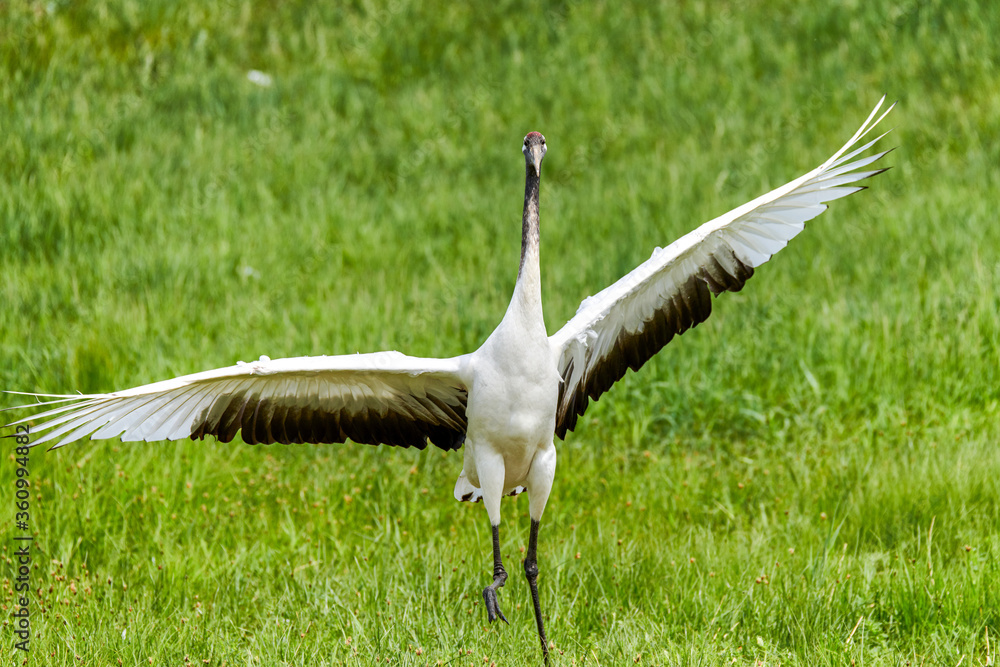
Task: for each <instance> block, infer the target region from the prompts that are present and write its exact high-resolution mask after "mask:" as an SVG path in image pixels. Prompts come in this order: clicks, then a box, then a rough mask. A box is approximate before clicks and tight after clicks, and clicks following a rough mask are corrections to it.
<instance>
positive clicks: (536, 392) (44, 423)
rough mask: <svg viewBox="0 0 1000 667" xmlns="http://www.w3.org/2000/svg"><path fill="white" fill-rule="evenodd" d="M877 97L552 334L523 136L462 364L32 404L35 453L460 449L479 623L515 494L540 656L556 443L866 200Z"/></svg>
mask: <svg viewBox="0 0 1000 667" xmlns="http://www.w3.org/2000/svg"><path fill="white" fill-rule="evenodd" d="M884 102H885V97H883V98H882V99H881V100H880V101H879V103H878V105H876V107H875V108H874V110H873V111H872V112H871V114H870V115H869V116H868V118H867V119H866V120H865V122H864V123H863V124H862V126H861V127H860V128H859V129H858V131H857V132H856V133H855V134H854V136H853V137H851V139H850V141H848V142H847V143H846V144H845V145H844V146H843V147H842V148H841V149H840V150H838V151H837V152H836V153H834V155H833V156H832V157H830V158H829V159H828V160H826V161H825V162H824V163H823V164H821V165H820V166H819V167H816V168H815V169H813V170H812V171H810V172H808V173H806V174H804V175H802V176H800V177H799V178H796V179H795V180H793V181H791V182H789V183H786V184H785V185H782V186H781V187H779V188H777V189H775V190H772V191H771V192H768V193H767V194H764V195H761V196H760V197H758V198H756V199H754V200H753V201H751V202H748V203H746V204H743V205H742V206H739V207H737V208H735V209H733V210H731V211H729V212H728V213H726V214H724V215H722V216H720V217H718V218H715V219H714V220H711V221H709V222H706V223H704V224H703V225H701V226H700V227H698V228H697V229H695V230H694V231H692V232H690V233H688V234H687V235H685V236H683V237H681V238H680V239H678V240H676V241H674V242H673V243H672V244H670V245H669V246H667V247H665V248H657V249H656V250H655V251H654V252H653V254H652V256H651V257H650V258H649V259H648V260H646V261H645V262H643V263H642V264H640V265H639V266H638V267H636V268H635V269H634V270H633V271H631V272H630V273H628V274H627V275H625V276H624V277H623V278H621V279H620V280H618V281H617V282H615V283H614V284H612V285H611V286H609V287H607V288H606V289H604V290H603V291H601V292H600V293H598V294H596V295H595V296H591V297H589V298H587V299H584V301H583V303H581V304H580V307H579V309H578V310H577V312H576V314H575V315H574V316H573V318H572V319H570V320H569V321H568V322H567V323H566V324H565V326H563V327H562V328H561V329H559V330H558V331H557V332H556V333H554V334H553V335H551V336H550V335H548V332H547V331H546V329H545V324H544V321H543V319H542V294H541V279H540V269H539V236H540V233H539V230H540V227H539V185H540V182H541V174H542V160H543V159H544V158H545V154H546V150H547V147H546V142H545V137H543V136H542V135H541V134H540V133H538V132H530V133H529V134H528V135H527V136H526V137H525V138H524V144H523V147H522V152H523V154H524V159H525V188H524V213H523V216H522V219H521V261H520V266H519V269H518V274H517V282H516V283H515V285H514V292H513V296H512V297H511V300H510V305H509V306H508V308H507V311H506V313H505V314H504V317H503V319H502V320H501V322H500V324H499V325H498V326H497V328H496V329H495V330H494V331H493V333H492V334H491V335H490V336H489V337H488V338H487V339H486V341H485V342H484V343H483V344H482V346H481V347H480V348H479V349H478V350H476V351H475V352H471V353H469V354H464V355H461V356H457V357H451V358H447V359H434V358H418V357H411V356H406V355H403V354H401V353H399V352H394V351H392V352H375V353H369V354H350V355H340V356H319V357H297V358H289V359H275V360H271V359H269V358H267V357H261V358H260V359H259V360H258V361H254V362H251V363H243V362H239V363H237V364H236V365H235V366H230V367H228V368H220V369H217V370H210V371H206V372H202V373H195V374H192V375H185V376H182V377H177V378H174V379H171V380H165V381H162V382H156V383H154V384H148V385H144V386H141V387H135V388H132V389H126V390H124V391H116V392H112V393H107V394H91V395H58V394H29V395H33V396H36V397H39V396H41V397H45V398H46V399H47V400H45V401H40V402H38V403H35V404H33V405H32V406H18V407H33V408H35V409H36V410H38V409H41V411H40V412H36V413H35V414H33V415H31V416H29V417H25V418H23V419H21V420H19V421H15V422H12V423H11V424H8V426H14V425H17V424H24V423H28V422H33V423H34V426H33V427H32V433H33V434H34V435H35V436H36V437H37V439H35V440H34V442H33V443H32V445H39V444H42V443H47V442H50V443H54V444H53V447H52V448H53V449H55V448H58V447H62V446H64V445H67V444H69V443H72V442H74V441H77V440H80V439H82V438H85V437H88V436H89V437H90V438H91V439H103V438H114V437H120V438H121V439H122V440H123V441H158V440H179V439H184V438H192V439H203V438H205V437H206V436H209V435H211V436H214V437H215V438H217V439H218V440H221V441H222V442H230V441H231V440H232V439H233V438H235V437H236V435H237V433H241V434H242V438H243V440H244V441H245V442H247V443H250V444H256V443H275V442H280V443H287V444H291V443H342V442H346V441H348V440H351V441H354V442H357V443H363V444H371V445H378V444H386V445H393V446H399V447H416V448H419V449H423V448H424V447H426V446H427V444H428V443H430V444H433V445H435V446H437V447H440V448H442V449H444V450H456V449H459V448H461V447H462V446H463V444H464V446H465V448H464V462H463V466H462V471H461V473H460V474H459V476H458V480H457V482H456V483H455V489H454V495H455V498H456V499H457V500H461V501H482V503H483V504H484V505H485V507H486V513H487V515H488V516H489V521H490V526H491V527H492V533H493V581H492V582H491V583H490V584H489V585H488V586H486V588H485V589H484V590H483V598H484V602H485V606H486V612H487V617H488V620H489V622H490V623H492V622H494V621H495V620H497V619H498V618H499V619H501V620H503V621H504V622H507V619H506V617H505V616H504V614H503V612H502V611H501V609H500V605H499V602H498V598H497V591H498V590H499V589H500V588H501V587H502V586H503V585H504V583H505V582H506V581H507V571H506V569H505V568H504V565H503V561H502V559H501V556H500V518H501V517H500V501H501V498H502V497H504V496H505V495H515V494H518V493H521V492H524V491H526V492H527V493H528V514H529V516H530V519H531V529H530V533H529V537H528V548H527V553H526V557H525V560H524V573H525V577H526V579H527V582H528V585H529V587H530V589H531V599H532V604H533V607H534V615H535V622H536V625H537V628H538V638H539V641H540V643H541V647H542V652H543V655H544V656H545V657H546V658H548V641H547V639H546V635H545V628H544V625H543V622H542V611H541V605H540V601H539V596H538V584H537V580H538V559H537V550H538V532H539V527H540V525H541V519H542V513H543V511H544V510H545V505H546V502H547V501H548V498H549V492H550V490H551V488H552V482H553V479H554V476H555V471H556V447H555V438H556V437H557V436H558V437H559V438H561V439H564V438H565V437H566V434H567V432H569V431H571V430H573V428H574V427H575V426H576V423H577V419H578V418H579V417H580V416H581V415H583V414H584V411H585V410H586V409H587V406H588V405H589V403H590V401H592V400H593V401H596V400H597V399H598V398H599V397H600V396H601V395H602V394H603V393H604V392H606V391H608V390H609V389H610V388H611V386H612V385H613V384H614V383H615V382H617V381H618V380H619V379H621V378H622V377H623V376H624V375H625V373H626V371H627V370H628V369H632V370H633V371H637V370H639V368H640V367H641V366H642V365H643V364H644V363H645V362H646V361H647V360H648V359H649V358H650V357H652V356H653V355H654V354H656V353H657V352H658V351H659V350H660V349H661V348H662V347H663V346H664V345H666V344H667V343H668V342H670V340H671V339H672V338H673V337H674V336H675V335H677V334H682V333H684V332H685V331H686V330H688V329H689V328H691V327H693V326H696V325H697V324H699V323H700V322H702V321H704V320H705V319H706V318H707V317H708V316H709V314H710V313H711V309H712V295H715V296H718V295H719V294H721V293H722V292H727V291H738V290H740V289H742V288H743V285H744V284H745V283H746V281H747V280H748V279H749V278H750V277H751V276H752V275H753V272H754V269H755V268H756V267H758V266H760V265H761V264H763V263H764V262H766V261H767V260H768V259H770V258H771V256H772V255H773V254H774V253H776V252H778V251H779V250H781V249H782V248H783V247H785V245H786V244H787V243H788V241H789V240H790V239H791V238H792V237H794V236H795V235H796V234H798V233H799V232H801V231H802V229H803V227H804V223H805V222H807V221H808V220H811V219H812V218H814V217H816V216H817V215H819V214H820V213H822V212H823V211H824V210H826V204H827V202H830V201H832V200H835V199H839V198H841V197H844V196H847V195H849V194H852V193H854V192H856V191H858V190H861V189H863V187H862V186H858V185H856V183H857V182H859V181H861V180H864V179H866V178H869V177H871V176H874V175H875V174H878V173H880V172H882V171H884V169H867V168H868V167H869V166H870V165H872V164H873V163H874V162H876V161H877V160H879V159H880V158H881V157H882V156H884V155H885V154H886V153H887V152H888V151H883V152H878V153H874V154H868V155H865V154H866V153H867V152H868V151H869V149H871V148H872V146H874V145H875V144H876V143H877V142H878V141H879V139H881V138H882V137H884V136H885V135H884V134H882V135H880V136H877V137H875V138H874V139H871V140H868V141H867V142H866V143H864V144H863V145H861V146H858V144H859V143H860V142H861V141H862V139H863V138H865V137H866V136H867V135H868V134H869V133H870V132H871V130H872V129H873V128H874V127H875V126H877V125H878V123H879V122H880V121H881V120H882V119H883V118H884V117H885V116H886V114H888V113H889V111H891V110H892V108H893V106H894V105H890V106H889V107H888V108H887V109H885V111H883V112H882V113H881V115H879V111H880V110H881V109H882V106H883V104H884Z"/></svg>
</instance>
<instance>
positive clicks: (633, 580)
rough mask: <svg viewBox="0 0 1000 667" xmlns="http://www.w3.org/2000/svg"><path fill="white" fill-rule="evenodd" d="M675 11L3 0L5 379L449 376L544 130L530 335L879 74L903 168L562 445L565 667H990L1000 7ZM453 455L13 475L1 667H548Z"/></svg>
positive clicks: (294, 455)
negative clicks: (496, 572) (240, 367)
mask: <svg viewBox="0 0 1000 667" xmlns="http://www.w3.org/2000/svg"><path fill="white" fill-rule="evenodd" d="M681 4H683V7H677V6H675V3H670V4H665V5H663V6H647V5H646V4H641V3H637V4H634V5H624V6H623V5H620V4H618V3H600V2H598V3H583V2H574V1H569V2H564V3H562V4H558V5H552V6H551V8H547V9H545V10H543V11H539V10H537V9H535V8H534V5H531V4H529V3H519V2H501V3H495V4H494V6H492V7H485V6H484V7H479V8H475V9H468V8H464V7H462V6H461V5H458V4H444V3H442V4H440V6H437V7H433V8H428V7H425V6H424V4H423V3H411V2H408V1H406V0H399V1H396V2H389V3H386V4H385V6H382V7H379V6H377V5H375V4H371V3H319V5H320V6H313V5H312V4H307V3H290V2H288V3H255V4H254V5H250V4H247V3H243V2H231V3H216V4H212V5H208V6H202V5H198V4H193V3H192V4H188V3H183V4H176V3H168V2H144V3H140V2H127V1H122V2H114V3H112V2H90V3H71V2H58V1H57V2H49V3H43V2H27V3H5V4H0V68H2V69H0V152H2V159H0V221H2V224H0V262H2V264H0V267H2V268H0V359H2V363H0V388H4V389H17V390H26V391H49V392H69V391H77V390H79V391H83V392H94V391H108V390H112V389H115V388H123V387H127V386H133V385H136V384H141V383H145V382H151V381H154V380H158V379H163V378H167V377H171V376H173V375H176V374H181V373H188V372H195V371H199V370H204V369H208V368H214V367H219V366H226V365H230V364H232V363H233V362H234V361H236V360H238V359H255V358H257V357H258V356H259V355H261V354H267V355H269V356H271V357H272V358H277V357H281V356H296V355H305V354H324V353H326V354H337V353H351V352H355V351H371V350H376V349H399V350H401V351H404V352H406V353H409V354H414V355H426V356H448V355H454V354H460V353H464V352H468V351H471V350H473V349H475V347H477V346H478V345H479V344H480V343H481V342H482V341H483V340H484V339H485V337H486V336H487V335H488V334H489V332H490V331H492V329H493V327H494V326H495V325H496V324H497V322H499V320H500V318H501V316H502V314H503V312H504V309H505V308H506V304H507V299H508V298H509V295H510V291H511V288H512V285H513V281H514V278H515V274H516V266H517V256H518V252H519V234H520V222H519V216H520V207H521V201H522V199H521V197H522V187H523V185H522V179H523V164H522V161H523V160H522V157H521V155H520V152H519V146H520V141H521V138H522V137H523V135H524V134H525V133H526V132H528V131H529V130H534V129H538V130H540V131H542V132H544V133H545V135H546V138H547V140H548V145H549V151H548V156H547V158H546V162H545V172H544V174H543V182H542V217H543V218H542V244H543V245H542V271H543V280H544V285H543V290H544V295H545V303H546V318H547V322H548V324H549V330H550V331H555V329H556V328H557V327H558V326H560V325H561V324H562V323H563V322H564V321H566V320H567V319H568V318H569V317H570V316H571V315H572V314H573V312H574V311H575V308H576V306H577V304H578V303H579V302H580V300H581V299H582V298H583V297H585V296H586V295H588V294H593V293H595V292H596V291H598V290H599V289H601V288H603V287H604V286H606V285H607V284H609V283H610V282H612V281H613V280H615V279H616V278H618V277H619V276H620V275H622V274H623V273H624V272H626V271H628V270H630V269H631V268H632V267H634V266H635V265H636V264H638V263H639V262H640V261H642V260H643V259H645V258H646V257H648V256H649V253H650V252H651V250H652V249H653V248H654V247H655V246H657V245H660V246H663V245H666V244H667V243H669V242H670V241H671V240H673V239H674V238H676V237H677V236H679V235H680V234H682V233H684V232H686V231H688V230H689V229H691V228H693V227H694V226H695V225H697V224H699V223H700V222H703V221H704V220H707V219H709V218H711V217H714V216H715V215H718V214H720V213H722V212H724V211H726V210H728V209H729V208H731V207H733V206H735V205H738V204H740V203H743V202H744V201H747V200H749V199H750V198H752V197H754V196H756V195H758V194H760V193H761V192H763V191H765V190H766V189H769V188H771V187H774V186H777V185H779V184H781V183H783V182H785V181H787V180H789V179H791V178H793V177H795V176H797V175H799V174H800V173H802V172H804V171H805V170H807V169H809V168H812V167H813V166H815V165H816V164H819V163H820V162H821V161H822V160H824V159H825V158H826V157H827V156H828V155H830V154H831V153H832V152H833V151H834V150H835V149H836V148H838V147H839V146H840V145H841V144H842V143H843V141H845V140H846V139H847V138H848V137H849V136H850V135H851V134H852V133H853V131H854V130H855V129H856V127H857V126H858V125H859V124H860V122H861V121H862V120H863V119H864V117H865V116H866V114H867V113H868V111H869V110H870V108H871V107H872V106H873V105H874V103H875V102H876V101H877V100H878V98H879V97H880V96H881V95H882V94H883V93H887V94H888V96H889V98H890V99H898V100H899V106H898V107H897V108H896V110H895V111H893V113H892V115H891V117H890V118H889V119H888V121H887V123H888V124H889V125H893V126H895V128H896V129H895V130H894V132H893V133H892V134H891V135H890V136H889V137H888V139H887V141H888V144H890V145H896V146H898V147H899V150H897V151H896V152H894V153H893V154H891V155H890V157H889V158H888V159H887V161H888V162H889V163H891V164H892V165H894V167H895V168H894V169H892V170H891V171H890V172H888V173H886V174H883V175H881V176H879V177H878V178H876V179H874V180H873V181H872V182H871V184H870V185H871V189H870V190H869V191H867V192H864V193H862V194H859V195H856V196H854V197H851V198H849V199H848V200H845V201H841V202H836V203H835V204H834V205H833V207H832V208H831V210H830V211H829V212H827V213H825V214H824V215H823V216H821V217H820V218H818V219H816V220H815V221H813V222H811V223H810V224H809V226H808V228H807V230H806V231H805V232H804V233H803V234H802V235H801V236H800V237H799V238H797V239H796V240H795V241H794V242H793V243H792V244H791V246H790V247H789V248H788V249H786V250H785V251H783V252H782V253H781V254H780V255H779V256H778V257H776V258H775V259H774V261H773V262H772V263H770V264H768V265H767V266H765V267H763V268H762V269H761V270H760V271H758V274H757V275H756V276H755V277H754V278H753V280H752V281H751V282H750V284H749V285H748V286H747V288H746V289H745V290H744V291H743V292H742V293H740V294H735V295H726V296H724V297H722V298H720V299H719V300H718V301H716V302H715V305H716V308H715V313H714V314H713V315H712V317H711V318H710V319H709V321H708V322H706V323H705V324H704V325H702V326H700V327H698V328H697V329H696V330H694V331H692V332H689V333H688V334H686V335H685V336H683V337H682V338H681V339H677V340H675V341H674V342H673V343H671V344H670V345H669V346H668V347H667V348H666V349H665V350H664V351H663V352H662V353H661V354H660V355H659V356H658V357H657V358H655V359H654V360H653V361H651V362H650V363H649V364H647V366H646V367H645V368H643V369H642V371H641V372H640V373H638V374H635V375H632V374H629V376H628V377H627V378H625V380H624V381H622V382H621V383H619V385H618V386H617V387H616V388H615V389H614V390H613V391H612V392H611V393H609V394H608V395H606V396H605V397H604V398H602V400H601V401H600V402H599V403H597V404H595V405H593V406H592V407H591V408H590V410H589V411H588V412H587V414H586V416H585V417H584V418H583V419H581V422H580V426H579V427H578V429H577V431H576V432H575V433H573V434H572V435H571V436H570V437H569V438H568V439H567V441H566V442H561V443H559V444H558V446H559V459H560V460H559V470H558V472H557V478H556V486H555V489H554V491H553V494H552V497H551V499H550V502H549V506H548V509H547V511H546V514H545V517H544V520H543V526H542V532H541V544H540V554H539V555H540V568H541V578H540V586H541V596H542V604H543V608H544V610H545V614H546V621H547V623H548V632H549V637H550V638H551V639H552V641H553V642H554V644H555V646H556V650H555V651H554V652H553V658H554V660H553V664H555V665H573V664H589V665H609V664H622V663H628V664H633V663H632V661H633V660H638V661H639V662H640V664H684V665H688V664H690V665H714V664H732V663H735V664H746V665H756V664H758V661H760V662H763V663H765V664H768V665H776V664H782V665H810V666H812V665H907V664H910V665H917V664H927V665H957V664H962V665H965V666H970V665H984V664H996V661H997V646H998V644H1000V583H998V582H1000V450H998V448H997V442H998V440H1000V425H998V424H1000V420H998V416H1000V358H998V356H1000V354H998V343H1000V298H998V294H997V286H998V284H1000V262H998V256H1000V225H998V224H997V219H996V201H997V193H998V192H1000V176H998V174H1000V171H998V170H997V168H996V165H997V164H1000V144H998V143H997V141H996V137H997V136H1000V84H998V81H1000V45H998V44H1000V43H998V41H997V40H996V38H995V35H997V34H1000V13H998V12H997V11H996V9H995V7H994V6H993V4H991V3H989V2H981V3H975V2H969V3H960V4H953V3H946V2H943V1H937V0H927V1H923V0H920V1H918V0H913V1H912V2H906V1H903V2H899V3H891V2H881V1H879V2H869V3H862V2H849V3H844V4H839V3H838V4H834V3H830V4H829V5H825V6H819V7H811V8H810V7H807V6H805V5H803V4H801V3H793V2H782V3H758V2H750V1H747V2H735V3H730V4H719V3H681ZM325 5H331V6H330V7H325ZM334 7H336V8H334ZM251 69H258V70H262V71H265V72H267V73H268V74H269V75H271V76H272V77H273V79H274V85H273V86H271V87H260V86H256V85H254V84H253V83H251V82H250V81H248V80H247V77H246V74H247V72H248V70H251ZM484 250H485V251H484ZM17 402H19V399H17V398H16V397H12V396H9V395H4V396H3V397H0V404H2V405H3V406H9V405H14V404H16V403H17ZM11 458H13V456H11ZM460 468H461V453H457V454H455V453H453V454H442V453H441V452H439V451H430V450H428V451H424V452H413V451H408V450H387V449H386V448H379V449H376V448H370V447H364V446H357V445H354V446H351V445H348V446H323V447H313V446H301V447H282V446H274V447H269V448H264V447H258V448H253V447H248V446H245V445H242V444H229V445H223V444H219V443H215V442H196V443H193V442H179V443H156V444H148V445H145V444H134V443H133V444H123V443H120V442H99V443H96V442H95V443H78V444H76V445H74V446H72V447H68V448H65V449H61V450H57V451H55V452H47V453H46V452H42V451H40V450H36V451H33V453H32V455H31V462H30V471H31V479H32V481H33V484H34V486H33V488H32V494H33V495H32V498H31V502H32V510H31V526H32V530H33V532H34V535H35V542H34V556H35V566H34V569H33V570H32V572H31V577H32V589H33V592H32V598H31V600H32V601H31V605H32V609H33V611H34V615H33V617H32V624H33V625H32V628H33V633H34V635H33V639H32V645H31V652H30V654H28V655H27V656H25V655H24V654H22V653H19V652H16V651H14V650H13V649H12V648H11V646H12V645H13V643H14V639H13V635H12V634H10V633H9V632H7V633H6V634H5V635H4V637H5V638H4V644H3V648H2V649H0V650H2V651H3V653H4V654H5V656H4V660H9V661H10V663H9V664H23V663H22V662H21V661H22V660H24V659H25V657H27V660H28V663H27V664H30V665H69V664H77V665H102V666H103V665H117V664H124V665H137V664H142V665H148V664H154V665H182V664H187V663H188V662H190V664H209V665H223V664H225V665H261V666H271V665H337V664H352V665H353V664H374V663H376V662H380V664H386V663H388V664H405V665H423V664H427V663H429V664H432V665H433V664H453V665H469V664H475V665H484V664H490V663H491V662H496V663H497V664H501V665H518V664H523V665H533V664H539V662H540V658H539V651H538V647H537V641H536V638H535V630H534V623H533V620H532V617H531V611H530V600H529V597H528V594H527V586H526V585H525V583H524V580H523V577H522V576H521V568H520V558H521V557H522V556H521V552H520V549H521V548H522V547H523V546H524V545H526V542H527V528H528V521H527V502H526V499H525V498H523V497H522V498H518V499H513V500H505V502H504V506H503V509H504V517H505V521H504V523H503V524H502V528H501V529H502V538H503V553H504V555H505V559H506V562H507V565H508V569H509V571H510V572H511V573H512V577H511V579H510V581H509V582H508V584H507V586H506V587H505V588H504V589H503V590H502V592H501V594H500V602H501V606H502V608H503V609H504V611H505V613H506V614H507V617H508V618H509V619H510V621H511V623H510V625H509V626H497V627H487V623H486V615H485V612H484V609H483V608H482V605H481V604H480V603H479V602H480V600H481V597H480V594H481V590H482V588H483V586H484V585H486V583H488V581H489V576H490V568H491V564H490V556H489V538H490V536H489V528H488V523H487V519H486V514H485V512H484V511H483V508H482V507H481V506H478V505H475V506H470V505H468V504H458V503H455V502H454V501H453V500H452V498H451V489H452V485H453V483H454V479H455V477H456V475H457V474H458V472H459V470H460ZM3 469H4V471H5V472H2V473H0V486H2V487H3V488H4V489H5V491H4V493H3V495H2V497H3V498H4V499H5V502H6V503H7V508H6V510H4V511H3V512H0V532H2V537H0V549H3V552H2V553H3V556H4V561H5V569H4V574H3V576H4V577H5V581H4V591H3V596H4V599H3V605H4V609H5V614H7V613H10V611H11V610H12V609H13V601H14V596H13V594H12V586H13V579H14V577H15V572H16V560H15V559H14V558H13V551H14V549H15V548H16V545H15V542H14V540H13V537H14V535H15V534H19V531H16V529H15V524H14V511H15V510H14V498H13V491H14V479H15V477H14V469H15V463H14V461H13V460H10V461H9V462H7V463H6V464H5V465H4V468H3ZM5 619H6V623H5V628H6V629H7V630H8V631H9V629H10V628H9V617H7V616H5ZM5 664H7V663H5Z"/></svg>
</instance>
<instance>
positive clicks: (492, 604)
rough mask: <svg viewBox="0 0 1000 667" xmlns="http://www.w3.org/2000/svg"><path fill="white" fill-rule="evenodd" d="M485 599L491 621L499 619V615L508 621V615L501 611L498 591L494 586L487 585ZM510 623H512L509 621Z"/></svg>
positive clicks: (487, 614) (505, 621)
mask: <svg viewBox="0 0 1000 667" xmlns="http://www.w3.org/2000/svg"><path fill="white" fill-rule="evenodd" d="M483 600H484V601H485V602H486V616H487V617H488V618H489V621H490V623H492V622H493V621H495V620H497V617H499V618H500V620H501V621H503V622H504V623H507V617H506V616H504V615H503V612H502V611H500V605H499V604H498V603H497V592H496V591H495V590H494V589H493V588H492V587H490V586H487V587H486V588H484V589H483ZM508 625H510V624H509V623H508Z"/></svg>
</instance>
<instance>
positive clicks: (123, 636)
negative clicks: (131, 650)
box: [122, 628, 128, 639]
mask: <svg viewBox="0 0 1000 667" xmlns="http://www.w3.org/2000/svg"><path fill="white" fill-rule="evenodd" d="M126 632H128V628H125V629H124V630H122V639H125V633H126Z"/></svg>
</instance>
